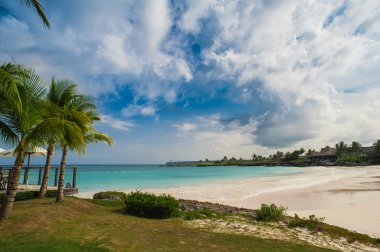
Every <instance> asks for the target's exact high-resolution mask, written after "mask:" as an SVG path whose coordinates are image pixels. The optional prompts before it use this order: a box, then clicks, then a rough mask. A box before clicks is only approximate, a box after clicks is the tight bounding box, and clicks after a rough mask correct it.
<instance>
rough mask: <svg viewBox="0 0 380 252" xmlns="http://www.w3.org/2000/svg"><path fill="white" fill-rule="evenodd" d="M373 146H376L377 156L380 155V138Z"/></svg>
mask: <svg viewBox="0 0 380 252" xmlns="http://www.w3.org/2000/svg"><path fill="white" fill-rule="evenodd" d="M373 146H374V147H375V153H376V156H378V157H380V140H377V141H376V142H375V143H374V144H373Z"/></svg>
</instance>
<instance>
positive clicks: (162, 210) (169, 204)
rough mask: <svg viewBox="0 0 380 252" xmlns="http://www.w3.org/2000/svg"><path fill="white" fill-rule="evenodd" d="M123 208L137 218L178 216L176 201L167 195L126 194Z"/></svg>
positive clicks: (137, 192)
mask: <svg viewBox="0 0 380 252" xmlns="http://www.w3.org/2000/svg"><path fill="white" fill-rule="evenodd" d="M125 206H126V208H125V210H126V212H127V213H129V214H132V215H137V216H144V217H150V218H158V219H163V218H169V217H174V216H178V215H179V203H178V201H177V200H176V199H175V198H174V197H172V196H170V195H168V194H163V195H159V196H157V195H154V194H151V193H143V192H140V191H136V192H131V193H129V194H127V197H126V199H125Z"/></svg>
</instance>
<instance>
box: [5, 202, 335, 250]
mask: <svg viewBox="0 0 380 252" xmlns="http://www.w3.org/2000/svg"><path fill="white" fill-rule="evenodd" d="M100 202H101V201H100V200H83V199H76V198H66V200H65V202H62V203H54V201H53V200H52V199H45V200H38V199H36V200H30V201H21V202H16V203H15V205H14V209H13V212H12V214H11V216H10V218H9V219H8V220H5V221H3V222H0V237H1V239H0V251H153V250H154V251H237V250H239V251H331V250H327V249H321V248H318V247H315V246H311V245H308V244H304V243H303V244H297V243H291V242H286V241H280V240H272V239H261V238H255V237H252V236H245V235H232V234H218V233H212V232H209V231H202V230H197V229H194V228H190V227H188V226H187V225H185V223H186V221H185V220H183V219H182V218H171V219H163V220H162V219H160V220H157V219H147V218H139V217H134V216H130V215H126V214H123V213H122V212H123V211H122V210H123V207H124V206H122V205H118V204H117V203H116V202H110V201H105V202H106V203H105V202H102V203H100Z"/></svg>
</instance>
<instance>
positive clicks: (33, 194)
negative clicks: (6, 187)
mask: <svg viewBox="0 0 380 252" xmlns="http://www.w3.org/2000/svg"><path fill="white" fill-rule="evenodd" d="M56 196H57V190H47V191H46V196H45V197H47V198H53V197H56ZM4 197H5V194H3V193H1V194H0V203H1V202H3V200H4ZM37 198H38V191H25V192H17V193H16V196H15V201H23V200H31V199H37Z"/></svg>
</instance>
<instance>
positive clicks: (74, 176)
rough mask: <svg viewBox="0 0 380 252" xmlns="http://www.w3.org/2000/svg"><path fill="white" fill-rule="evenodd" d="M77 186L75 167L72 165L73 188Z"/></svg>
mask: <svg viewBox="0 0 380 252" xmlns="http://www.w3.org/2000/svg"><path fill="white" fill-rule="evenodd" d="M76 187H77V167H76V166H74V169H73V188H76Z"/></svg>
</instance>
